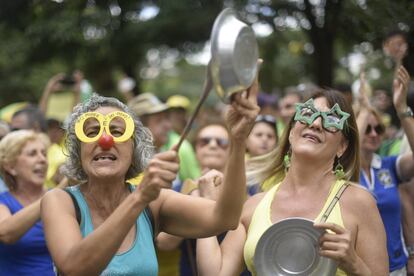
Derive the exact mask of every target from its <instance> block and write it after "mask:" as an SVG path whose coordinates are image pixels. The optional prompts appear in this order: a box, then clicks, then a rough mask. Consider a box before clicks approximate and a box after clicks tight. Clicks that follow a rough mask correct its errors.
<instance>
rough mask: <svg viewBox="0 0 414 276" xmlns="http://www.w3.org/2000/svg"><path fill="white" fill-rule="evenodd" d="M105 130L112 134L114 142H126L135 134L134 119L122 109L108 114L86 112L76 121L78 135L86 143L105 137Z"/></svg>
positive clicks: (109, 134)
mask: <svg viewBox="0 0 414 276" xmlns="http://www.w3.org/2000/svg"><path fill="white" fill-rule="evenodd" d="M104 130H105V132H106V134H107V135H108V136H111V138H112V140H113V142H117V143H121V142H125V141H127V140H128V139H129V138H131V137H132V135H133V134H134V130H135V124H134V120H133V119H132V118H131V116H130V115H129V114H127V113H125V112H122V111H114V112H111V113H109V114H106V115H104V114H101V113H98V112H86V113H84V114H82V115H81V116H79V118H78V120H77V121H76V123H75V134H76V137H78V139H79V140H80V141H82V142H84V143H92V142H96V141H97V140H99V139H100V138H101V137H103V131H104ZM104 136H105V135H104Z"/></svg>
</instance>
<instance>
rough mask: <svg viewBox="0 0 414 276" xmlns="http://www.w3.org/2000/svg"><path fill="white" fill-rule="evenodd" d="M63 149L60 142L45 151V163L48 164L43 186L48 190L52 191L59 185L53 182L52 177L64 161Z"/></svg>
mask: <svg viewBox="0 0 414 276" xmlns="http://www.w3.org/2000/svg"><path fill="white" fill-rule="evenodd" d="M64 148H65V146H64V143H63V141H62V142H61V143H60V144H55V143H53V144H52V145H51V146H50V147H49V148H48V149H47V161H48V163H49V166H48V168H47V175H46V181H45V186H46V187H47V188H48V189H52V188H54V187H56V185H57V184H59V183H55V181H53V176H54V175H55V173H56V172H57V171H58V170H59V167H60V166H61V165H62V164H63V163H64V162H65V161H66V155H65V153H64Z"/></svg>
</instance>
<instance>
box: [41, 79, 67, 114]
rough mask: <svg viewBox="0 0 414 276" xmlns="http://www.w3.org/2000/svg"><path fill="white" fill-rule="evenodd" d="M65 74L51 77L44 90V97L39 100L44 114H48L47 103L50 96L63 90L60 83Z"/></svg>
mask: <svg viewBox="0 0 414 276" xmlns="http://www.w3.org/2000/svg"><path fill="white" fill-rule="evenodd" d="M64 76H65V75H64V74H63V73H59V74H56V75H54V76H53V77H51V78H50V79H49V80H48V82H47V84H46V86H45V89H44V90H43V93H42V97H41V98H40V100H39V109H40V111H42V113H43V114H46V111H47V103H48V102H49V99H50V96H51V95H52V94H53V93H54V92H56V91H59V90H61V89H62V85H61V84H60V81H61V80H62V79H63V78H64Z"/></svg>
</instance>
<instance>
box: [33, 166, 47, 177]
mask: <svg viewBox="0 0 414 276" xmlns="http://www.w3.org/2000/svg"><path fill="white" fill-rule="evenodd" d="M46 172H47V169H46V168H35V169H34V170H33V173H34V174H36V175H38V176H40V177H44V176H45V175H46Z"/></svg>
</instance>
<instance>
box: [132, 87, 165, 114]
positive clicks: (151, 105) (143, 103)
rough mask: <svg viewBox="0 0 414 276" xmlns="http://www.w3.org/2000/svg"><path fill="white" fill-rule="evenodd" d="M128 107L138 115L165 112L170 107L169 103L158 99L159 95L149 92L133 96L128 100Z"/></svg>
mask: <svg viewBox="0 0 414 276" xmlns="http://www.w3.org/2000/svg"><path fill="white" fill-rule="evenodd" d="M128 107H129V108H130V109H131V110H132V111H133V112H134V113H135V114H136V115H137V116H138V117H140V116H143V115H150V114H155V113H159V112H163V111H165V110H167V109H169V108H170V107H169V106H168V105H166V104H165V103H163V102H161V100H160V99H158V98H157V96H155V95H154V94H152V93H149V92H147V93H143V94H140V95H138V96H136V97H134V98H132V99H131V100H130V101H129V102H128Z"/></svg>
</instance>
